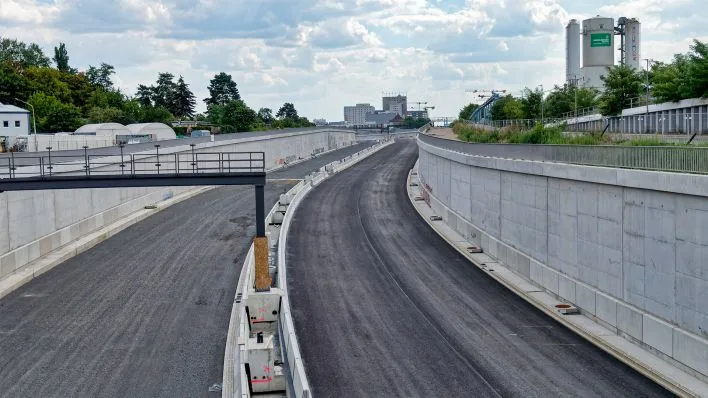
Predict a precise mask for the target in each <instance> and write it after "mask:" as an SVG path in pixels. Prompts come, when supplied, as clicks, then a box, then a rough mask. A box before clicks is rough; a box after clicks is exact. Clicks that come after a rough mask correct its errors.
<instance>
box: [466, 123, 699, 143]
mask: <svg viewBox="0 0 708 398" xmlns="http://www.w3.org/2000/svg"><path fill="white" fill-rule="evenodd" d="M453 131H454V132H455V134H456V135H457V137H458V138H459V139H460V140H461V141H466V142H477V143H488V144H555V145H625V146H684V145H685V144H681V143H675V142H668V141H665V140H662V139H659V138H654V137H646V138H632V139H626V138H621V137H612V136H611V135H608V134H605V135H600V134H599V133H595V134H589V133H588V134H582V135H570V134H563V129H562V128H561V127H541V125H537V126H536V127H534V128H533V129H531V130H525V131H521V130H518V129H513V128H503V129H495V130H484V129H482V128H479V127H474V126H470V125H465V124H461V123H457V124H455V125H454V126H453ZM694 145H695V146H703V143H701V144H697V143H696V144H694Z"/></svg>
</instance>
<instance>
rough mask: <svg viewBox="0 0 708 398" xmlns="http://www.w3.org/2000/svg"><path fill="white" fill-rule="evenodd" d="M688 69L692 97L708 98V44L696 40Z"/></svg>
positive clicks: (692, 47)
mask: <svg viewBox="0 0 708 398" xmlns="http://www.w3.org/2000/svg"><path fill="white" fill-rule="evenodd" d="M688 56H689V58H690V60H691V62H690V66H689V68H688V84H689V86H690V88H691V96H692V97H703V98H706V97H708V44H706V43H703V42H701V41H699V40H694V41H693V45H692V46H691V53H690V54H689V55H688Z"/></svg>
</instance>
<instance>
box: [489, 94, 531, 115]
mask: <svg viewBox="0 0 708 398" xmlns="http://www.w3.org/2000/svg"><path fill="white" fill-rule="evenodd" d="M523 116H524V109H523V105H522V103H521V100H519V99H518V98H514V96H512V95H511V94H507V95H506V96H504V97H502V98H500V99H499V100H497V101H496V102H494V105H492V120H509V119H522V118H523Z"/></svg>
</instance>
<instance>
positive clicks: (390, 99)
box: [383, 94, 408, 117]
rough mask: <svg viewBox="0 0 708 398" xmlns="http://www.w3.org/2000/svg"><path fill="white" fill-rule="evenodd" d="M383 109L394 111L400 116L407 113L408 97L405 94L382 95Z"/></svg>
mask: <svg viewBox="0 0 708 398" xmlns="http://www.w3.org/2000/svg"><path fill="white" fill-rule="evenodd" d="M383 111H384V112H386V111H389V112H396V113H398V114H399V115H401V117H405V116H406V114H408V97H406V96H405V95H401V94H397V95H386V94H385V96H384V97H383Z"/></svg>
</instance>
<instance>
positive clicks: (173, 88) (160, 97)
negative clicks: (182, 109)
mask: <svg viewBox="0 0 708 398" xmlns="http://www.w3.org/2000/svg"><path fill="white" fill-rule="evenodd" d="M174 78H175V76H174V75H173V74H172V73H169V72H164V73H160V74H159V75H158V76H157V83H156V84H155V88H154V89H153V97H152V101H153V103H154V104H155V106H156V107H157V106H161V107H164V108H166V109H167V110H168V111H170V113H171V114H173V115H176V114H177V112H178V109H177V102H176V99H177V84H175V82H174Z"/></svg>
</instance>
